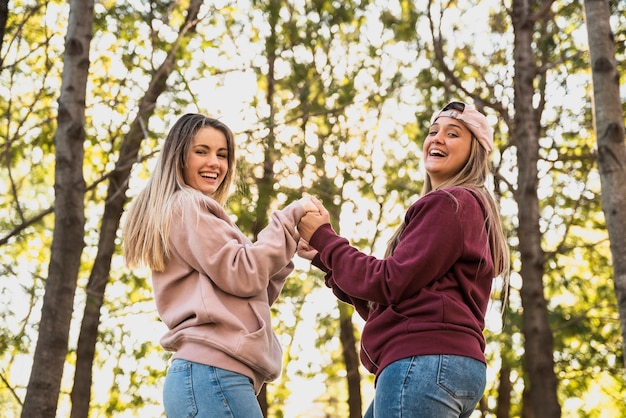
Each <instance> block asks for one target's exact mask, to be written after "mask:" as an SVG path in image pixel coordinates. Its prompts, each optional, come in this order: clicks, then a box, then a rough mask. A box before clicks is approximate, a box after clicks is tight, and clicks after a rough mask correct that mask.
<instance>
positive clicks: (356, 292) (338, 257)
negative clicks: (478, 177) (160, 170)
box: [309, 192, 480, 305]
mask: <svg viewBox="0 0 626 418" xmlns="http://www.w3.org/2000/svg"><path fill="white" fill-rule="evenodd" d="M470 221H471V220H470ZM477 221H478V222H480V219H477ZM405 222H406V228H405V230H404V232H403V234H402V239H401V242H400V244H399V245H398V247H397V248H396V249H395V251H394V253H393V255H391V256H390V257H388V258H386V259H377V258H376V257H373V256H369V255H366V254H364V253H362V252H360V251H359V250H357V249H356V248H354V247H352V246H351V245H350V244H349V242H348V241H347V240H346V239H345V238H343V237H341V236H338V235H337V234H336V233H335V232H334V231H333V230H332V227H331V226H330V225H329V224H326V225H322V226H321V227H320V228H318V229H317V231H315V233H314V234H313V236H312V237H311V239H310V240H309V243H310V244H311V246H313V248H315V249H317V250H318V251H319V252H320V257H321V261H322V263H323V264H324V265H325V266H327V267H328V268H330V269H331V270H332V272H333V277H334V283H333V284H334V286H336V287H337V288H339V289H340V290H341V291H342V292H344V293H345V294H347V295H350V296H351V297H352V298H358V299H361V300H369V301H373V302H377V303H381V304H383V305H393V304H396V303H398V301H400V300H402V299H405V298H406V297H408V296H409V295H413V294H415V293H417V292H419V291H420V290H421V289H422V288H424V287H425V286H426V285H428V284H429V283H430V282H431V281H433V280H435V279H437V278H438V277H441V275H443V274H444V273H445V272H446V271H447V270H448V269H449V268H450V266H451V265H452V264H453V263H454V262H455V261H456V260H457V259H458V258H459V257H460V255H461V253H462V251H463V239H462V238H460V237H462V236H463V228H462V226H461V221H460V214H459V207H458V204H457V202H455V201H454V199H452V198H451V197H450V196H449V195H448V194H447V193H442V192H433V193H430V194H428V195H426V196H424V197H422V198H421V199H419V200H418V201H417V202H416V203H414V204H413V205H412V206H411V207H410V208H409V210H408V211H407V214H406V220H405Z"/></svg>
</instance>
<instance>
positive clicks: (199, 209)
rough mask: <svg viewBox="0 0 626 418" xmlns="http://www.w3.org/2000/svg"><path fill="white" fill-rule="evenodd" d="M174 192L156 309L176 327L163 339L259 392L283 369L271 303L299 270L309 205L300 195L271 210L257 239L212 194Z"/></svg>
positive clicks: (179, 353) (179, 354)
mask: <svg viewBox="0 0 626 418" xmlns="http://www.w3.org/2000/svg"><path fill="white" fill-rule="evenodd" d="M175 199H176V200H175V202H174V204H173V213H172V219H171V225H170V236H169V243H170V251H171V253H170V256H169V258H168V259H167V263H166V264H167V267H166V269H165V271H163V272H153V274H152V284H153V288H154V297H155V301H156V306H157V310H158V312H159V315H160V317H161V320H162V321H163V322H164V323H165V325H167V327H168V329H169V331H168V332H167V333H166V334H165V335H164V336H163V338H162V339H161V345H162V346H163V348H165V349H166V350H169V351H174V352H175V354H174V358H181V359H186V360H189V361H193V362H197V363H201V364H207V365H212V366H215V367H220V368H223V369H226V370H231V371H234V372H238V373H241V374H244V375H246V376H248V377H250V378H251V379H252V380H253V382H254V387H255V390H256V391H257V393H258V392H259V391H260V390H261V387H262V385H263V383H264V382H267V381H271V380H274V379H276V378H277V377H278V376H279V375H280V371H281V365H282V349H281V347H280V344H279V342H278V339H277V337H276V334H275V333H274V331H273V329H272V324H271V315H270V305H271V304H272V303H274V301H275V300H276V298H277V297H278V295H279V294H280V291H281V290H282V288H283V285H284V284H285V280H286V278H287V276H288V275H289V273H291V271H292V270H293V263H292V262H291V258H292V257H293V255H294V254H295V251H296V246H297V242H298V239H299V235H298V233H297V231H296V229H295V225H296V224H297V223H298V222H299V221H300V218H301V217H302V216H304V214H305V210H304V208H303V206H302V205H301V204H300V203H298V202H294V203H291V204H290V205H289V206H287V207H286V208H284V209H283V210H280V211H276V212H274V213H272V215H271V220H270V223H269V225H268V226H267V227H265V228H264V229H263V230H262V231H261V232H260V233H259V234H258V238H257V240H256V242H254V243H251V242H250V240H249V239H248V238H247V237H246V236H245V235H244V234H243V233H242V232H241V231H240V230H239V228H238V227H237V225H235V223H234V222H233V221H232V220H231V218H230V217H229V216H228V214H227V213H226V211H225V210H224V209H223V208H222V207H221V206H220V205H219V204H218V203H217V202H216V201H214V200H213V199H211V198H209V197H206V196H204V195H202V194H201V193H197V192H191V193H188V192H186V191H185V192H183V191H181V192H177V195H176V196H175Z"/></svg>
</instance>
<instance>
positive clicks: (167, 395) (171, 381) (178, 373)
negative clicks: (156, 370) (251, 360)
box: [163, 359, 263, 418]
mask: <svg viewBox="0 0 626 418" xmlns="http://www.w3.org/2000/svg"><path fill="white" fill-rule="evenodd" d="M163 404H164V406H165V414H166V415H167V417H168V418H191V417H197V418H208V417H210V418H263V414H262V413H261V407H260V406H259V402H258V401H257V399H256V395H255V393H254V386H253V385H252V380H250V378H249V377H247V376H244V375H242V374H239V373H235V372H231V371H228V370H224V369H220V368H217V367H213V366H207V365H204V364H199V363H194V362H191V361H187V360H181V359H174V361H172V364H171V365H170V367H169V369H168V371H167V375H166V377H165V384H164V387H163Z"/></svg>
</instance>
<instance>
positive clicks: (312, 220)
mask: <svg viewBox="0 0 626 418" xmlns="http://www.w3.org/2000/svg"><path fill="white" fill-rule="evenodd" d="M311 200H312V201H313V203H314V204H315V206H316V207H317V212H307V214H306V215H304V216H303V217H302V219H300V223H299V224H298V232H300V236H301V237H302V238H304V239H305V240H306V241H307V242H308V241H310V239H311V237H312V236H313V234H314V233H315V231H317V228H319V227H320V226H322V225H324V224H329V223H330V215H329V214H328V211H327V210H326V208H325V207H324V205H322V202H320V201H319V200H317V199H316V198H314V197H312V198H311Z"/></svg>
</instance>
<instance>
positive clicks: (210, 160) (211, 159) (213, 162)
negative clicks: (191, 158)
mask: <svg viewBox="0 0 626 418" xmlns="http://www.w3.org/2000/svg"><path fill="white" fill-rule="evenodd" d="M206 163H207V165H209V166H211V167H217V166H218V165H219V159H218V157H217V154H208V155H207V160H206Z"/></svg>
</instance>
